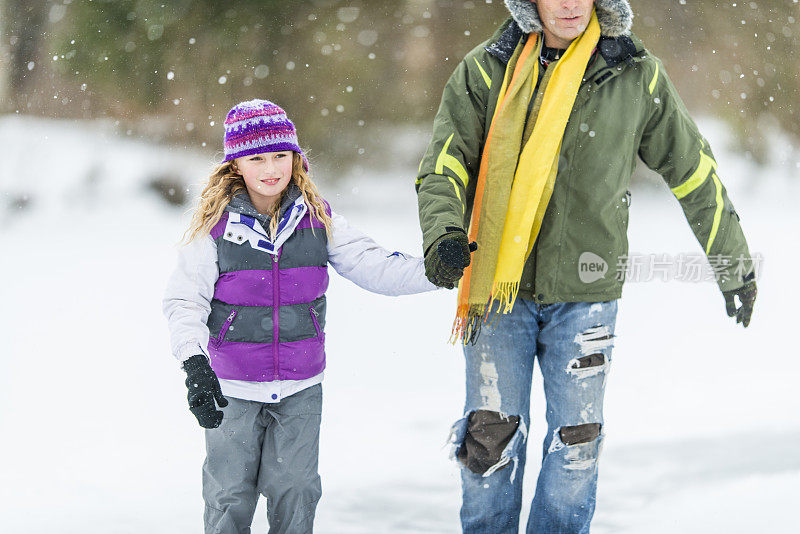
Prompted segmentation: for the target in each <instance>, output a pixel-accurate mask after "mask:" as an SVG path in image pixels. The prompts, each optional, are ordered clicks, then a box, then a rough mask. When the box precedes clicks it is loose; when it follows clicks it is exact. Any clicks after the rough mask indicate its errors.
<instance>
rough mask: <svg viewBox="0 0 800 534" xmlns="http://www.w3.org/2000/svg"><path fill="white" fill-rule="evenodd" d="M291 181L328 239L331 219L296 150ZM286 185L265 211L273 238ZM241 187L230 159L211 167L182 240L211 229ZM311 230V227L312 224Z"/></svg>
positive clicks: (331, 231)
mask: <svg viewBox="0 0 800 534" xmlns="http://www.w3.org/2000/svg"><path fill="white" fill-rule="evenodd" d="M291 181H292V182H294V184H295V185H297V187H298V188H299V189H300V193H301V194H302V195H303V200H304V201H305V203H306V205H307V206H308V209H309V211H310V212H311V216H312V217H314V218H316V219H317V220H318V221H319V222H321V223H322V225H323V226H324V227H325V234H326V235H327V236H328V239H331V238H332V237H333V221H332V220H331V218H330V216H329V215H328V212H327V210H326V208H325V203H324V202H323V200H322V195H320V193H319V190H318V189H317V186H316V185H314V182H313V181H311V176H310V175H309V173H308V172H307V171H306V170H305V168H303V157H302V156H301V155H300V154H299V153H298V152H292V178H291ZM287 189H288V187H287V188H286V189H284V190H283V192H282V193H281V196H280V198H279V199H278V201H277V202H275V204H274V205H273V206H272V209H271V210H270V212H269V213H267V214H266V215H267V216H269V218H270V221H269V228H268V229H266V230H267V232H268V233H269V235H270V237H271V238H273V239H274V237H275V234H276V233H277V231H278V222H279V221H278V217H277V214H278V211H279V210H280V207H281V203H282V202H283V199H284V197H285V196H286V190H287ZM241 191H247V186H245V183H244V178H242V175H241V174H239V173H238V172H237V170H236V167H235V165H234V162H233V161H232V160H231V161H226V162H224V163H221V164H219V165H217V166H216V168H214V172H212V173H211V176H209V177H208V183H207V184H206V186H205V188H204V189H203V192H202V193H201V194H200V201H199V203H198V204H197V208H196V209H195V211H194V215H192V222H191V223H190V224H189V228H188V229H187V230H186V232H185V233H184V234H183V240H182V241H183V242H184V243H190V242H191V241H193V240H194V239H195V238H197V237H198V236H203V235H207V234H210V233H211V229H212V228H213V227H214V225H215V224H217V222H219V219H220V218H221V217H222V213H223V212H224V211H225V206H227V205H228V203H229V202H230V201H231V199H232V198H233V197H234V196H235V195H236V194H237V193H239V192H241ZM311 231H312V232H313V231H314V227H313V226H312V227H311Z"/></svg>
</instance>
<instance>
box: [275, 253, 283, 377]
mask: <svg viewBox="0 0 800 534" xmlns="http://www.w3.org/2000/svg"><path fill="white" fill-rule="evenodd" d="M281 252H283V247H281V248H279V249H278V252H277V254H275V255H274V256H272V262H273V263H272V369H273V375H274V380H280V373H279V372H278V370H279V369H280V368H279V367H278V364H279V361H278V340H279V335H280V327H279V326H280V325H279V324H278V318H279V316H280V294H281V291H280V270H279V269H278V260H280V257H281Z"/></svg>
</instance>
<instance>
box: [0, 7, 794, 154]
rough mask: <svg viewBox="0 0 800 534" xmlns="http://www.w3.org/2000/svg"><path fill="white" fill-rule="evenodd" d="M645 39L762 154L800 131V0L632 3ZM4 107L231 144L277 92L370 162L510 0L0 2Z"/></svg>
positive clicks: (415, 116)
mask: <svg viewBox="0 0 800 534" xmlns="http://www.w3.org/2000/svg"><path fill="white" fill-rule="evenodd" d="M632 5H633V8H634V12H635V13H636V20H635V23H634V31H635V32H636V33H637V35H639V37H641V38H642V39H643V40H644V41H645V43H646V45H647V46H648V48H649V49H651V50H652V51H653V52H654V53H656V54H657V55H659V56H660V57H661V58H662V59H663V60H664V62H665V64H666V66H667V68H668V71H669V74H670V77H671V78H672V79H673V81H674V82H675V83H676V85H677V86H678V88H679V90H680V92H681V94H682V95H683V97H684V99H685V100H686V102H687V105H688V107H689V108H690V109H691V110H692V111H693V112H695V113H701V114H713V115H716V116H719V117H722V118H723V119H725V120H726V121H727V122H728V123H729V124H730V125H731V126H732V128H734V130H735V131H736V132H737V134H738V138H739V140H740V141H741V143H742V147H743V149H745V150H749V151H751V152H752V153H753V155H754V156H755V157H761V156H762V155H763V154H764V143H765V141H766V136H765V135H764V132H766V131H769V129H770V128H774V127H775V126H776V125H777V126H779V127H781V128H782V129H783V130H784V131H787V132H790V133H791V134H793V135H794V136H797V137H800V125H798V120H797V118H798V117H796V116H795V112H796V110H797V106H798V102H799V101H800V100H798V97H800V77H798V74H799V73H800V60H798V57H797V49H798V46H797V45H798V32H800V25H798V23H797V19H799V18H800V5H799V4H798V3H796V1H795V0H769V1H767V0H760V1H758V2H733V1H730V0H728V1H725V2H722V1H718V0H692V1H685V2H684V1H678V0H676V1H665V0H633V1H632ZM0 9H1V10H2V11H1V13H2V19H1V20H0V24H2V42H0V60H1V61H2V66H3V68H2V72H3V75H2V77H0V97H2V106H1V108H0V111H2V112H11V113H13V112H20V113H30V114H39V115H48V116H55V117H70V118H99V117H108V118H112V119H115V120H119V121H120V124H121V127H122V129H123V131H129V132H130V134H131V135H142V136H149V137H152V138H155V139H159V140H165V141H169V142H175V143H181V144H185V145H188V146H205V145H204V143H207V144H208V146H209V147H210V148H212V149H216V148H218V145H219V137H220V135H221V131H222V130H221V122H222V120H223V119H224V113H225V112H226V111H227V109H228V108H229V107H230V106H231V105H232V104H233V103H235V102H238V101H240V100H244V99H249V98H254V97H258V98H269V99H271V100H274V101H276V102H278V103H280V104H281V105H283V106H284V107H286V108H287V110H288V111H289V113H290V116H292V117H294V118H295V119H296V122H297V123H298V127H299V128H300V132H301V136H302V137H301V142H303V143H304V144H307V145H309V146H311V147H312V148H313V149H314V152H315V153H316V154H317V155H320V154H326V153H327V154H329V155H333V156H336V157H343V158H344V159H345V160H347V159H348V158H349V157H356V156H357V154H358V153H359V151H360V152H362V153H363V151H364V150H363V148H362V147H363V145H365V144H368V139H369V137H370V134H369V133H368V132H370V131H372V128H374V127H376V126H380V125H392V124H401V125H417V124H419V125H425V124H426V123H429V122H430V121H431V119H432V117H433V114H434V113H435V111H436V107H437V105H438V100H439V96H440V93H441V88H442V86H443V85H444V82H445V80H446V79H447V77H448V76H449V74H450V72H451V71H452V69H453V68H454V66H455V64H456V62H457V61H458V60H460V59H461V57H463V55H464V54H465V53H466V52H468V51H469V50H470V49H471V48H472V47H473V46H476V45H477V44H478V43H479V42H481V41H482V40H484V39H486V38H487V37H488V36H489V35H490V34H491V33H492V32H493V30H494V29H495V28H496V27H497V25H498V24H499V23H500V22H502V21H503V20H504V18H505V17H506V15H507V12H506V10H505V8H504V6H503V4H502V1H501V0H494V1H488V2H487V1H486V0H474V1H463V0H458V1H454V0H370V1H358V0H312V1H304V2H296V1H281V0H239V1H236V2H220V1H216V0H168V1H167V0H157V1H153V0H115V1H114V0H94V1H92V0H71V1H70V0H62V1H46V0H0Z"/></svg>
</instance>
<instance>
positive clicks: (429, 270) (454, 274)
mask: <svg viewBox="0 0 800 534" xmlns="http://www.w3.org/2000/svg"><path fill="white" fill-rule="evenodd" d="M477 249H478V244H477V243H475V242H474V241H473V242H472V243H470V242H469V239H467V234H466V233H465V232H464V231H463V230H461V229H460V228H459V229H453V231H452V232H448V233H446V234H444V235H443V236H442V237H440V238H439V239H437V240H436V241H434V242H433V244H432V245H431V246H430V248H429V249H428V253H427V254H425V276H427V277H428V280H430V281H431V283H432V284H434V285H437V286H439V287H444V288H446V289H453V288H454V287H455V286H456V285H457V284H458V281H459V280H460V279H461V277H462V276H464V269H466V268H467V267H469V264H470V254H471V253H472V252H474V251H475V250H477Z"/></svg>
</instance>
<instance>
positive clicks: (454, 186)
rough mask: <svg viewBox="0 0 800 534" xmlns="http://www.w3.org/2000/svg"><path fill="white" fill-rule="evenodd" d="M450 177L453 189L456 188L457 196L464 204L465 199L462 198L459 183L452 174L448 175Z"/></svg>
mask: <svg viewBox="0 0 800 534" xmlns="http://www.w3.org/2000/svg"><path fill="white" fill-rule="evenodd" d="M448 178H449V179H450V181H451V182H453V189H455V190H456V196H457V197H458V201H459V202H461V204H462V206H463V204H464V201H463V200H461V193H460V192H459V191H458V184H457V183H456V181H455V180H454V179H453V177H452V176H448Z"/></svg>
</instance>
